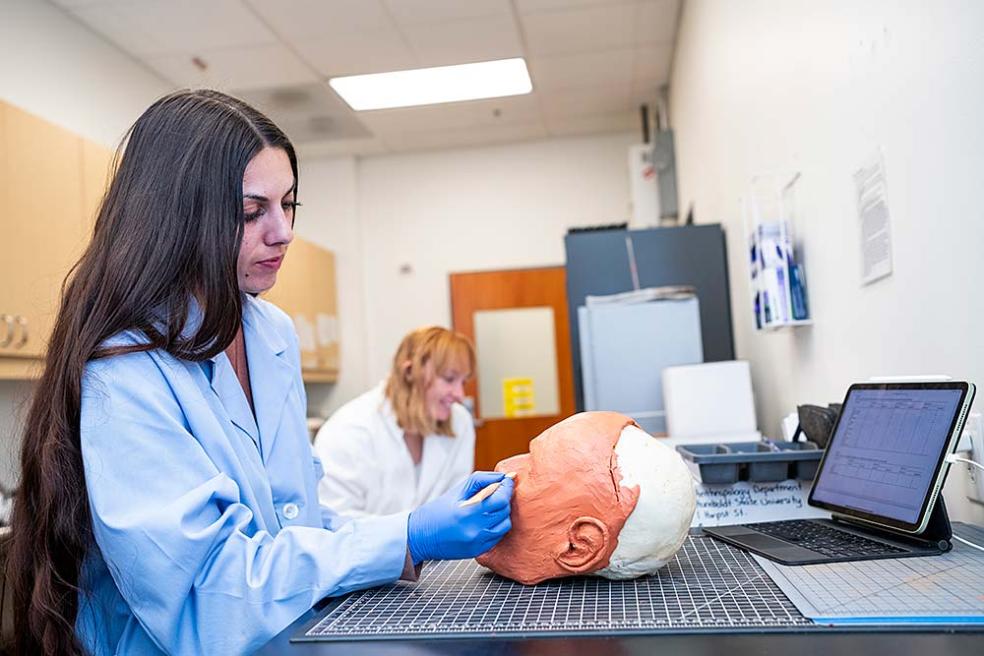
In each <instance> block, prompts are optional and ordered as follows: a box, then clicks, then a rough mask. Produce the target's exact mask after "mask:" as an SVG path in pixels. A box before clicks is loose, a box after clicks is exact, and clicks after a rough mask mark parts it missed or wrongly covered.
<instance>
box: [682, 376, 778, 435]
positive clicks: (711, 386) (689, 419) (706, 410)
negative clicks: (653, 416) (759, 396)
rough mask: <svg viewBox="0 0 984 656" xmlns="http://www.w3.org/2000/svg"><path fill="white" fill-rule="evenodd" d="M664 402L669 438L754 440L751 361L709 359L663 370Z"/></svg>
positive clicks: (754, 425)
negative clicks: (742, 438)
mask: <svg viewBox="0 0 984 656" xmlns="http://www.w3.org/2000/svg"><path fill="white" fill-rule="evenodd" d="M663 405H664V408H665V409H666V428H667V433H668V434H669V436H670V437H708V438H719V437H725V436H728V435H741V434H744V435H749V436H752V439H755V437H754V436H755V435H757V433H758V431H757V427H756V422H755V399H754V397H753V396H752V376H751V372H750V370H749V367H748V363H747V362H745V361H742V360H731V361H727V362H708V363H705V364H695V365H688V366H680V367H667V368H666V369H664V370H663Z"/></svg>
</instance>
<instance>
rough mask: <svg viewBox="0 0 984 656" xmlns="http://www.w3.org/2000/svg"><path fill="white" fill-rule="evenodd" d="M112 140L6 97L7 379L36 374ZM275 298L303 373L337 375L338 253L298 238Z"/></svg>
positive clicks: (1, 137)
mask: <svg viewBox="0 0 984 656" xmlns="http://www.w3.org/2000/svg"><path fill="white" fill-rule="evenodd" d="M112 160H113V153H112V151H111V150H109V149H107V148H104V147H103V146H100V145H98V144H95V143H93V142H91V141H87V140H86V139H83V138H82V137H79V136H78V135H75V134H72V133H71V132H69V131H67V130H64V129H63V128H60V127H58V126H55V125H52V124H51V123H48V122H47V121H44V120H42V119H40V118H38V117H36V116H33V115H32V114H29V113H28V112H25V111H23V110H21V109H18V108H17V107H14V106H12V105H8V104H6V103H3V102H0V207H2V208H3V210H2V213H0V235H2V243H3V249H2V253H0V379H23V378H32V377H35V376H37V375H38V374H39V373H40V363H41V356H43V355H44V350H45V347H46V344H47V339H48V335H50V333H51V329H52V327H53V325H54V320H55V316H56V313H57V311H58V302H59V298H60V295H61V286H62V282H63V281H64V279H65V276H66V275H67V274H68V271H69V269H70V268H71V267H72V265H73V264H75V262H76V261H77V260H78V258H79V256H80V255H81V254H82V251H83V249H84V247H85V244H86V243H87V241H88V239H89V238H90V236H91V234H92V227H93V221H94V218H95V212H96V209H97V206H98V205H99V202H100V201H101V199H102V197H103V194H104V193H105V189H106V185H107V182H108V180H109V175H110V172H111V167H112ZM278 278H279V280H278V282H277V285H276V286H275V287H274V289H273V290H271V292H270V293H269V294H268V295H267V298H268V299H269V300H270V301H272V302H273V303H275V304H276V305H279V306H280V307H281V308H282V309H284V310H285V311H286V312H287V313H288V314H289V315H290V316H291V318H292V319H293V320H294V326H295V327H296V329H297V334H298V339H299V341H300V345H301V367H302V369H303V373H304V378H305V380H308V381H311V382H332V381H335V380H336V379H337V377H338V359H339V344H338V309H337V303H336V296H335V256H334V254H332V252H331V251H328V250H326V249H324V248H320V247H318V246H316V245H314V244H312V243H310V242H307V241H304V240H303V239H295V240H294V243H293V244H291V246H290V249H289V250H288V253H287V258H286V260H285V261H284V266H283V268H282V269H281V271H280V274H279V276H278Z"/></svg>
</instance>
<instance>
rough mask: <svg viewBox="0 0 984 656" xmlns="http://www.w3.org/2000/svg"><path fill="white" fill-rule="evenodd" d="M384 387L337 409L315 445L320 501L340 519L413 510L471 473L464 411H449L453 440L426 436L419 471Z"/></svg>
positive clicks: (471, 429) (469, 427)
mask: <svg viewBox="0 0 984 656" xmlns="http://www.w3.org/2000/svg"><path fill="white" fill-rule="evenodd" d="M385 386H386V384H385V382H383V383H380V384H379V385H377V386H376V387H374V388H373V389H371V390H369V391H368V392H366V393H365V394H363V395H362V396H359V397H357V398H355V399H353V400H352V401H350V402H349V403H347V404H345V405H344V406H342V407H341V408H339V410H338V411H337V412H335V414H334V415H332V417H331V418H330V419H329V420H328V421H327V422H325V424H324V425H323V426H322V427H321V429H320V430H319V431H318V435H317V437H316V438H315V440H314V448H315V451H317V453H318V457H320V458H321V462H322V464H323V466H324V469H325V476H324V478H322V479H321V482H320V483H319V486H318V497H319V500H320V502H321V503H322V504H323V505H325V506H328V507H329V508H331V509H332V510H334V511H335V512H336V513H338V514H339V515H342V516H346V517H361V516H365V515H385V514H389V513H395V512H401V511H407V510H412V509H414V508H416V507H418V506H420V505H421V504H423V503H426V502H428V501H430V500H431V499H434V498H436V497H438V496H440V495H441V494H443V493H444V492H446V491H447V490H449V489H450V488H451V487H452V486H453V485H454V484H456V483H459V482H461V481H462V480H463V479H464V478H465V477H467V476H468V474H470V473H471V471H472V466H473V460H474V457H475V425H474V423H473V421H472V417H471V415H470V414H469V413H468V410H466V409H465V408H464V406H462V405H461V404H460V403H455V404H454V405H453V406H452V407H451V428H452V430H453V432H454V436H453V437H452V436H444V435H428V436H426V437H425V438H424V440H423V453H422V456H421V459H420V464H419V465H415V464H414V462H413V458H412V457H411V456H410V452H409V450H408V449H407V446H406V443H405V442H404V438H403V430H402V429H401V428H400V426H399V425H398V424H397V421H396V414H395V413H394V412H393V408H392V406H391V404H390V402H389V400H387V398H386V395H385V393H384V390H385Z"/></svg>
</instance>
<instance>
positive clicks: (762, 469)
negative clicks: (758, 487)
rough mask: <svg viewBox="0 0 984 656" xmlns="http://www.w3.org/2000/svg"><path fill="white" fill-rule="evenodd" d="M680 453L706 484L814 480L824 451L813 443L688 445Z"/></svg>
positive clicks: (763, 442) (767, 442)
mask: <svg viewBox="0 0 984 656" xmlns="http://www.w3.org/2000/svg"><path fill="white" fill-rule="evenodd" d="M677 451H678V452H679V453H680V455H681V456H682V457H683V458H684V460H687V461H689V462H690V463H692V464H693V466H695V467H696V468H697V469H698V470H699V473H700V480H701V482H703V483H735V482H737V481H783V480H786V479H788V478H794V479H802V480H812V479H813V477H814V476H815V475H816V473H817V465H819V463H820V458H821V457H822V456H823V450H822V449H820V448H818V447H817V445H816V444H815V443H813V442H779V441H775V440H761V441H759V442H735V443H730V444H729V443H708V444H686V445H682V444H681V445H680V446H678V447H677Z"/></svg>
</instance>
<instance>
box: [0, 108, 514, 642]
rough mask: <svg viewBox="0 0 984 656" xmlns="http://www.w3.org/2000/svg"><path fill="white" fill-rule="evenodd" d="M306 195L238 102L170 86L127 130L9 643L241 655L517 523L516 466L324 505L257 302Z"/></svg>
mask: <svg viewBox="0 0 984 656" xmlns="http://www.w3.org/2000/svg"><path fill="white" fill-rule="evenodd" d="M296 193H297V160H296V157H295V154H294V149H293V147H292V146H291V144H290V142H289V141H288V139H287V138H286V136H285V135H284V134H283V133H282V132H281V131H280V130H279V129H278V128H277V127H276V126H275V125H274V124H273V123H271V122H270V121H269V120H268V119H267V118H266V117H264V116H263V115H262V114H260V113H259V112H257V111H256V110H254V109H253V108H251V107H250V106H248V105H246V104H245V103H243V102H241V101H239V100H236V99H234V98H231V97H229V96H226V95H223V94H220V93H217V92H213V91H186V92H179V93H175V94H172V95H170V96H167V97H165V98H163V99H161V100H159V101H158V102H156V103H154V105H152V106H151V107H150V108H149V109H148V110H147V111H146V112H145V113H144V114H143V115H142V116H141V117H140V118H139V119H138V120H137V122H136V123H135V124H134V126H133V127H132V128H131V130H130V133H129V135H128V138H127V140H126V143H125V149H123V150H122V154H121V155H120V156H119V157H118V166H117V170H116V172H115V175H114V177H113V180H112V182H111V184H110V186H109V189H108V191H107V193H106V196H105V198H104V199H103V202H102V204H101V206H100V209H99V212H98V216H97V220H96V224H95V229H94V234H93V237H92V241H91V243H90V244H89V247H88V248H87V250H86V252H85V254H84V255H83V256H82V258H81V259H80V260H79V262H78V263H77V265H76V266H75V268H74V269H73V271H72V273H71V274H70V276H69V278H68V280H67V281H66V285H65V287H64V290H63V295H62V301H61V306H60V308H59V314H58V319H57V322H56V324H55V328H54V331H53V334H52V336H51V340H50V344H49V347H48V352H47V356H46V364H45V370H44V373H43V375H42V378H41V380H40V381H39V383H38V387H37V391H36V393H35V395H34V398H33V400H32V403H31V406H30V411H29V414H28V417H27V422H26V426H25V431H24V442H23V451H22V455H21V467H22V472H21V484H20V489H19V491H18V494H17V498H16V502H15V507H14V515H13V521H12V527H13V543H12V546H11V549H10V552H9V554H8V560H7V577H8V581H10V582H11V584H12V588H13V594H14V604H15V621H16V632H17V635H16V640H17V642H16V645H15V647H16V649H17V653H23V654H29V653H47V654H74V653H93V654H108V653H120V654H123V653H125V654H135V653H139V654H145V653H159V652H165V653H182V654H202V653H223V654H227V653H240V652H244V651H248V650H252V649H255V648H257V647H258V646H260V645H261V644H262V643H263V642H264V641H266V640H267V639H269V638H270V637H272V636H273V635H274V634H276V633H277V632H279V631H280V630H281V629H283V628H284V627H286V626H287V625H288V624H289V623H290V622H291V621H292V620H293V619H295V618H296V617H297V616H299V615H300V614H301V613H303V612H304V611H305V610H306V609H307V608H309V607H310V606H312V605H313V604H314V603H315V602H316V601H317V600H318V599H320V598H322V597H324V596H328V595H334V594H341V593H344V592H348V591H350V590H353V589H357V588H361V587H367V586H371V585H377V584H381V583H386V582H391V581H394V580H396V579H398V578H400V577H405V578H413V577H414V576H415V566H416V565H419V564H420V563H421V562H422V561H423V560H427V559H432V558H468V557H472V556H475V555H477V554H479V553H482V552H484V551H486V550H488V549H489V548H491V547H492V546H493V545H494V544H495V543H496V542H497V541H498V540H499V539H500V538H501V537H502V535H504V534H505V533H506V532H507V531H508V530H509V527H510V524H509V499H510V494H511V491H512V482H511V481H510V480H509V479H506V480H504V481H503V485H502V486H501V487H500V488H499V491H497V492H496V494H494V495H493V496H491V497H489V498H488V499H486V500H485V501H483V502H482V503H480V504H477V505H472V506H465V507H462V506H461V505H460V503H459V502H460V501H461V500H462V499H465V498H467V497H468V496H470V495H471V494H473V493H474V492H476V491H477V490H479V489H480V488H482V487H483V486H485V485H487V484H490V483H493V482H497V481H500V480H502V475H501V474H493V473H482V472H479V473H476V474H473V475H472V476H471V477H470V478H469V480H468V481H467V482H466V484H465V485H463V486H461V487H459V488H457V489H454V490H452V491H451V492H449V493H448V494H446V495H444V496H442V497H440V498H438V499H436V500H434V501H432V502H430V503H428V504H425V505H424V506H421V507H420V508H418V509H417V510H415V511H413V512H412V513H409V514H408V513H397V514H393V515H387V516H383V517H373V518H365V519H357V520H351V521H343V520H340V519H339V518H338V517H336V516H334V515H332V514H331V513H329V512H326V511H325V509H324V508H322V507H320V506H319V504H318V500H317V491H316V486H317V482H318V479H319V478H320V476H321V474H322V470H321V464H320V462H319V461H318V460H317V459H315V458H313V456H312V453H311V450H310V446H309V444H308V441H307V433H306V427H305V419H304V418H305V397H304V387H303V384H302V381H301V376H300V360H299V352H298V346H297V340H296V337H295V335H294V332H293V327H292V325H291V323H290V320H289V318H288V317H287V315H286V314H284V313H283V312H282V311H280V310H279V309H277V308H276V307H274V306H272V305H270V304H269V303H266V302H265V301H262V300H260V299H258V298H256V297H255V295H256V294H258V293H260V292H263V291H266V290H267V289H269V288H270V287H271V286H273V284H274V282H276V276H277V270H278V269H279V267H280V264H281V263H282V262H283V258H284V256H285V254H286V252H287V247H288V245H289V244H290V241H291V239H292V238H293V232H292V231H293V222H294V210H295V207H296V205H297V202H296Z"/></svg>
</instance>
